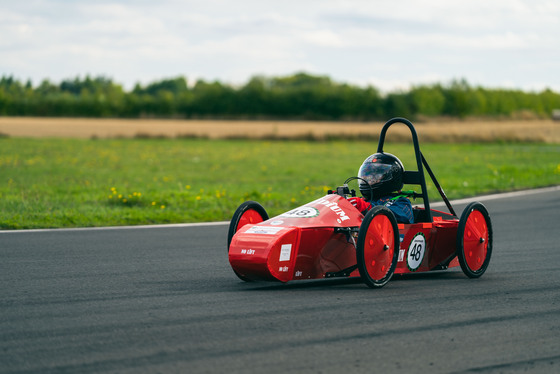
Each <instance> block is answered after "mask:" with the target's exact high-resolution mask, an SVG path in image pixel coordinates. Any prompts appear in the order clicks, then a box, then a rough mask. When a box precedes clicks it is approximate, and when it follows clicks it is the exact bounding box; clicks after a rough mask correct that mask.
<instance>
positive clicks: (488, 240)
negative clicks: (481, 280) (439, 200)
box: [457, 202, 492, 278]
mask: <svg viewBox="0 0 560 374" xmlns="http://www.w3.org/2000/svg"><path fill="white" fill-rule="evenodd" d="M491 255H492V223H491V221H490V216H489V214H488V210H486V207H485V206H484V205H482V204H481V203H479V202H473V203H470V204H469V205H468V206H467V207H466V208H465V210H464V211H463V213H462V214H461V219H460V220H459V227H458V229H457V258H458V259H459V264H460V265H461V269H462V270H463V273H465V275H466V276H467V277H469V278H478V277H480V276H481V275H482V274H484V272H485V271H486V268H487V267H488V264H489V263H490V257H491Z"/></svg>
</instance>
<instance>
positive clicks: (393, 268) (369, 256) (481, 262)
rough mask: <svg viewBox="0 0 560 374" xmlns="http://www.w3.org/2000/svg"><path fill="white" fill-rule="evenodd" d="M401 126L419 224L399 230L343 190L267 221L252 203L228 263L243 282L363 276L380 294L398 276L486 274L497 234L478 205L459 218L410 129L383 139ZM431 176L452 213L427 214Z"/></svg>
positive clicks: (389, 217) (236, 226) (386, 214)
mask: <svg viewBox="0 0 560 374" xmlns="http://www.w3.org/2000/svg"><path fill="white" fill-rule="evenodd" d="M398 122H400V123H404V124H405V125H407V126H408V127H409V128H410V130H411V133H412V138H413V142H414V147H415V152H416V158H417V166H418V170H417V171H405V174H404V176H403V179H404V183H405V184H416V185H420V187H421V189H422V192H421V193H419V194H417V193H412V196H414V197H420V198H422V199H423V202H424V207H415V208H414V209H413V213H414V216H415V220H414V222H415V223H412V224H402V223H397V221H396V219H395V217H394V215H393V214H392V212H391V211H390V210H389V209H387V208H386V207H380V206H378V207H374V208H373V209H371V210H370V211H369V212H368V213H366V214H365V215H364V214H362V213H360V212H359V211H358V210H357V209H356V208H354V206H353V205H352V204H351V203H350V202H349V201H348V199H347V198H348V197H350V196H354V195H355V192H354V191H350V190H349V188H348V186H347V185H346V184H345V185H344V186H342V187H338V188H337V189H336V191H329V194H327V195H326V196H323V197H320V198H319V199H317V200H314V201H312V202H309V203H307V204H305V205H303V206H300V207H298V208H295V209H293V210H290V211H288V212H285V213H283V214H280V215H279V216H276V217H273V218H270V219H269V218H268V214H267V213H266V211H265V210H264V208H263V207H262V206H261V205H260V204H258V203H257V202H254V201H248V202H245V203H243V204H242V205H241V206H240V207H239V208H238V209H237V211H236V212H235V214H234V216H233V218H232V221H231V224H230V229H229V235H228V254H229V262H230V264H231V266H232V268H233V270H234V272H235V273H236V274H237V276H238V277H240V278H241V279H243V280H245V281H251V280H271V281H281V282H288V281H292V280H304V279H319V278H332V277H354V276H361V278H362V279H363V280H364V282H365V283H366V284H367V285H368V286H370V287H382V286H383V285H385V284H386V283H387V282H388V281H389V279H390V278H391V277H392V275H393V274H407V273H418V272H426V271H432V270H443V269H447V268H449V267H455V266H459V265H460V266H461V268H462V270H463V272H464V273H465V274H466V275H467V276H468V277H471V278H477V277H480V276H481V275H482V274H483V273H484V271H485V270H486V268H487V266H488V263H489V261H490V255H491V252H492V226H491V223H490V218H489V215H488V212H487V210H486V208H485V207H484V206H483V205H482V204H480V203H478V202H474V203H471V204H469V205H468V206H467V208H466V209H465V210H464V211H463V214H462V215H461V217H460V218H458V217H457V215H456V214H455V212H454V210H453V208H452V207H451V204H450V203H449V201H448V200H447V197H446V196H445V194H444V192H443V190H442V189H441V187H440V185H439V183H438V182H437V180H436V179H435V176H434V175H433V173H432V171H431V169H430V168H429V166H428V164H427V162H426V160H425V158H424V156H423V155H422V154H421V153H420V148H419V145H418V138H417V135H416V131H415V130H414V127H413V126H412V124H411V123H410V122H409V121H408V120H406V119H402V118H395V119H392V120H390V121H388V122H387V123H386V124H385V126H384V127H383V130H382V132H381V136H380V140H379V145H378V150H377V151H378V152H383V142H384V139H385V133H386V131H387V129H388V128H389V127H390V126H391V125H392V124H394V123H398ZM424 168H426V170H427V171H428V173H429V174H430V176H431V178H432V181H433V182H434V184H435V186H436V188H437V189H438V191H439V192H440V194H441V195H442V197H443V199H444V201H445V202H446V204H447V207H448V208H449V210H450V213H445V212H441V211H437V210H433V209H430V205H429V199H428V194H427V188H426V182H425V178H424V173H423V170H424Z"/></svg>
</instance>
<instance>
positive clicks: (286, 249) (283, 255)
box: [279, 244, 292, 261]
mask: <svg viewBox="0 0 560 374" xmlns="http://www.w3.org/2000/svg"><path fill="white" fill-rule="evenodd" d="M291 255H292V245H291V244H282V247H280V260H279V261H290V257H291Z"/></svg>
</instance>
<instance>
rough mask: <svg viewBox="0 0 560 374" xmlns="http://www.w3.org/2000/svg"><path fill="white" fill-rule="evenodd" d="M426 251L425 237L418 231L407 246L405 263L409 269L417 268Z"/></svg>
mask: <svg viewBox="0 0 560 374" xmlns="http://www.w3.org/2000/svg"><path fill="white" fill-rule="evenodd" d="M425 252H426V238H425V237H424V234H422V233H421V232H419V233H418V234H416V235H415V236H414V238H413V239H412V241H411V242H410V246H409V247H408V256H407V257H406V265H407V266H408V269H409V270H410V271H415V270H416V269H418V267H419V266H420V264H421V263H422V260H423V259H424V253H425Z"/></svg>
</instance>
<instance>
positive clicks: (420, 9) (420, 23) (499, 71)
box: [0, 0, 560, 91]
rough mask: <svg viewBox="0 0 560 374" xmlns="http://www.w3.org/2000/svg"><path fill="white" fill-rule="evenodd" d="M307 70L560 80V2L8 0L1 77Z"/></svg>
mask: <svg viewBox="0 0 560 374" xmlns="http://www.w3.org/2000/svg"><path fill="white" fill-rule="evenodd" d="M299 71H305V72H308V73H310V74H314V75H328V76H330V77H331V78H332V79H333V80H335V81H338V82H347V83H352V84H357V85H361V86H365V85H374V86H376V87H378V88H380V89H382V90H383V91H393V90H396V89H407V88H409V87H410V85H412V84H422V83H434V82H441V83H448V82H449V81H450V80H452V79H459V78H465V79H467V81H468V82H469V83H471V84H473V85H482V86H485V87H491V88H495V87H503V88H519V89H524V90H542V89H544V88H546V87H549V88H552V89H553V90H555V91H560V1H558V0H469V1H453V0H423V1H417V0H395V1H387V0H380V1H377V0H368V1H365V0H364V1H355V0H354V1H353V0H344V1H343V0H340V1H337V0H322V1H316V0H298V1H294V0H281V1H267V0H237V1H234V0H229V1H226V0H223V1H222V0H202V1H200V0H198V1H190V0H188V1H178V0H177V1H174V0H159V1H151V0H150V1H148V0H138V1H132V0H130V1H127V0H121V1H103V0H100V1H99V0H89V1H80V0H75V1H70V0H25V1H14V0H0V76H1V75H13V76H14V77H15V78H17V79H20V80H22V81H25V80H27V79H31V80H32V82H33V84H34V85H38V84H39V83H40V82H41V81H42V80H43V79H49V80H51V81H52V82H55V83H59V82H60V81H61V80H63V79H67V78H75V77H76V76H80V77H84V76H85V75H86V74H89V75H90V76H100V75H103V76H106V77H109V78H112V79H113V80H114V81H115V82H117V83H120V84H123V85H124V87H125V88H126V89H130V88H132V87H133V85H134V84H135V83H136V82H140V83H142V84H146V83H149V82H153V81H155V80H160V79H163V78H169V77H176V76H179V75H182V76H185V77H187V78H188V79H189V81H190V82H194V81H195V80H196V79H205V80H216V79H217V80H219V81H221V82H223V83H230V84H236V85H237V84H244V83H246V82H247V81H248V79H249V78H250V77H252V76H254V75H266V76H284V75H290V74H293V73H295V72H299Z"/></svg>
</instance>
